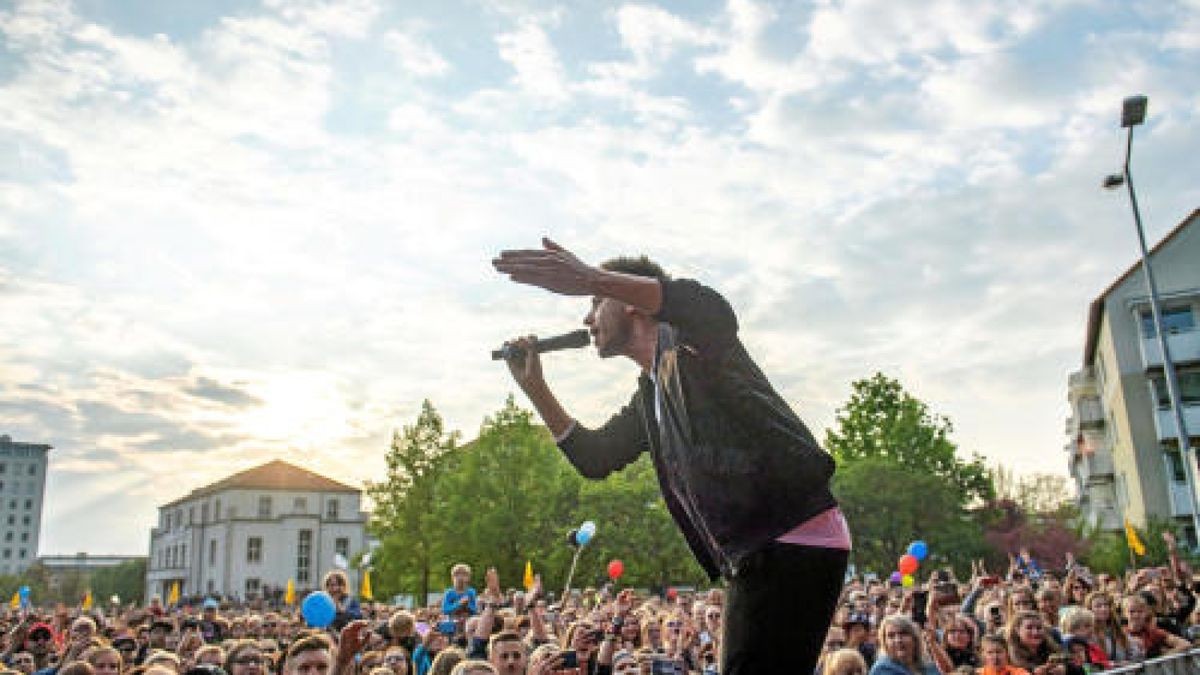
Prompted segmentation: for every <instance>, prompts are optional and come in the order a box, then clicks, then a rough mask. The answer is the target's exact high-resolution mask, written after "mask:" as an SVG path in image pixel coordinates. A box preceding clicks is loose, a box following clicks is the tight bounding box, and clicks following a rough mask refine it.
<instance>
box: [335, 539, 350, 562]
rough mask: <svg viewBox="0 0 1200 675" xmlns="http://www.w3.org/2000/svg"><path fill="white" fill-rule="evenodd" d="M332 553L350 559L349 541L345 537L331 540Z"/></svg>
mask: <svg viewBox="0 0 1200 675" xmlns="http://www.w3.org/2000/svg"><path fill="white" fill-rule="evenodd" d="M333 552H334V553H336V554H338V555H340V556H342V557H343V558H349V557H350V540H349V539H348V538H346V537H338V538H337V539H334V540H333Z"/></svg>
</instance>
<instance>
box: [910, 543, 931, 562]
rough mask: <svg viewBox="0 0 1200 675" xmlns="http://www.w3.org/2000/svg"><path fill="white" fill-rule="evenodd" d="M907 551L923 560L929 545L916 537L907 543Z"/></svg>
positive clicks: (927, 552) (926, 555) (927, 555)
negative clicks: (915, 539)
mask: <svg viewBox="0 0 1200 675" xmlns="http://www.w3.org/2000/svg"><path fill="white" fill-rule="evenodd" d="M908 553H909V555H911V556H912V557H914V558H916V559H917V560H920V561H922V562H923V561H924V560H925V558H927V557H929V545H928V544H926V543H925V542H923V541H921V540H920V539H918V540H917V541H914V542H913V543H911V544H909V545H908Z"/></svg>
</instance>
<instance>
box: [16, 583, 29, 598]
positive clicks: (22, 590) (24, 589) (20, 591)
mask: <svg viewBox="0 0 1200 675" xmlns="http://www.w3.org/2000/svg"><path fill="white" fill-rule="evenodd" d="M31 593H33V591H31V590H29V587H28V586H22V587H21V588H19V589H17V595H19V596H20V597H21V599H22V600H28V599H29V595H30V594H31Z"/></svg>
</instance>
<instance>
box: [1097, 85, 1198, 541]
mask: <svg viewBox="0 0 1200 675" xmlns="http://www.w3.org/2000/svg"><path fill="white" fill-rule="evenodd" d="M1147 103H1148V99H1147V98H1146V97H1145V96H1140V95H1139V96H1129V97H1127V98H1126V99H1125V101H1124V103H1123V104H1122V106H1121V127H1123V128H1125V129H1129V133H1128V135H1127V136H1126V141H1125V168H1124V171H1123V172H1122V173H1114V174H1109V175H1108V176H1105V177H1104V182H1103V183H1102V185H1103V186H1104V188H1105V189H1108V190H1114V189H1116V188H1119V187H1121V185H1124V186H1125V187H1126V188H1128V190H1129V204H1130V205H1131V206H1132V207H1133V222H1134V224H1135V225H1137V235H1138V245H1139V246H1140V247H1141V252H1142V272H1143V273H1144V275H1145V277H1146V291H1147V293H1149V295H1150V312H1151V314H1152V315H1153V317H1154V333H1155V335H1156V336H1157V338H1158V349H1159V351H1160V352H1161V353H1162V359H1163V377H1164V379H1165V380H1166V381H1167V397H1168V398H1169V399H1170V401H1171V412H1172V416H1173V417H1174V419H1175V436H1176V438H1177V439H1178V441H1179V453H1180V457H1181V458H1182V460H1183V466H1184V472H1185V475H1186V477H1187V486H1188V494H1189V495H1190V496H1191V501H1192V528H1193V530H1194V532H1195V534H1196V537H1197V539H1200V495H1197V494H1196V467H1195V466H1194V465H1193V463H1192V461H1189V460H1188V452H1189V451H1190V450H1191V449H1192V448H1191V442H1190V438H1189V436H1188V430H1187V424H1186V423H1185V422H1184V419H1183V407H1182V401H1181V400H1180V398H1179V380H1178V379H1177V378H1176V376H1175V363H1174V362H1173V361H1172V360H1171V349H1170V347H1169V346H1168V345H1167V336H1166V331H1164V330H1163V322H1162V308H1161V306H1160V303H1159V300H1158V285H1157V284H1156V283H1155V282H1154V272H1153V271H1152V270H1151V268H1150V253H1149V252H1148V251H1147V250H1146V233H1145V232H1144V231H1143V230H1142V214H1141V212H1140V211H1139V210H1138V203H1137V193H1135V192H1134V190H1133V174H1131V173H1130V171H1129V159H1130V155H1131V154H1132V153H1133V128H1134V127H1136V126H1139V125H1141V124H1142V123H1144V122H1145V121H1146V105H1147Z"/></svg>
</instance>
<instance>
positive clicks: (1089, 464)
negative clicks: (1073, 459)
mask: <svg viewBox="0 0 1200 675" xmlns="http://www.w3.org/2000/svg"><path fill="white" fill-rule="evenodd" d="M1083 457H1084V460H1083V464H1084V476H1086V477H1087V482H1088V483H1089V484H1091V483H1097V482H1111V481H1112V478H1113V474H1114V471H1113V457H1112V453H1111V452H1093V453H1090V454H1086V455H1084V456H1083Z"/></svg>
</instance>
